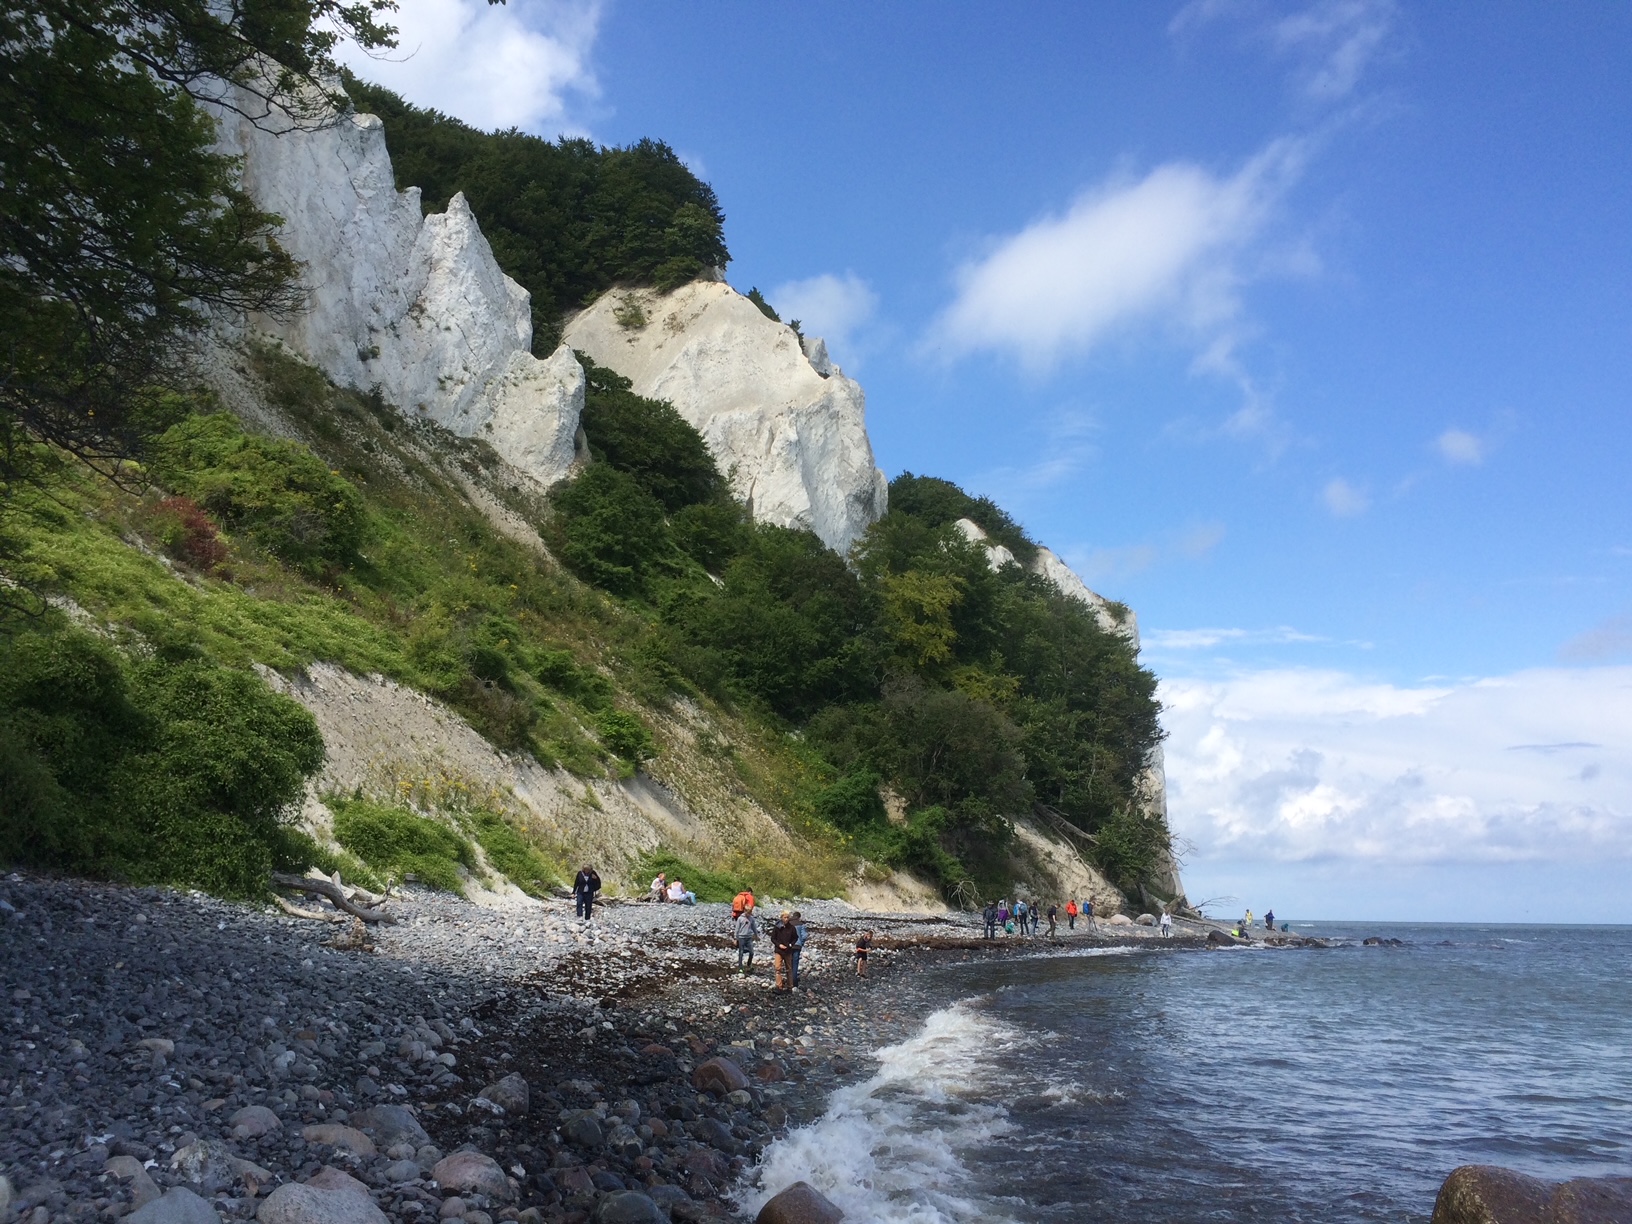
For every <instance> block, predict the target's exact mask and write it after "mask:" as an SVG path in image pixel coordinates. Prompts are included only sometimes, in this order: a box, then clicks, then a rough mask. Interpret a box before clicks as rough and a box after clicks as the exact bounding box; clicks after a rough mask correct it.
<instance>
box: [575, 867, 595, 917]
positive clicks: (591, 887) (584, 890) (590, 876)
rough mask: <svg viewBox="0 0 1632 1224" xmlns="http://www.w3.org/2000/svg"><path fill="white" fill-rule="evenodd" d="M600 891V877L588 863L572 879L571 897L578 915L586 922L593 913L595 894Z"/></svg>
mask: <svg viewBox="0 0 1632 1224" xmlns="http://www.w3.org/2000/svg"><path fill="white" fill-rule="evenodd" d="M600 891H601V877H600V876H599V875H597V874H596V873H595V868H593V867H591V866H590V865H589V864H588V863H585V864H584V869H583V870H582V871H580V872H579V873H578V874H577V875H576V876H574V877H573V880H572V899H573V905H574V910H575V912H576V913H577V915H578V917H580V918H582V919H583V920H584V921H585V922H588V921H589V920H590V918H592V917H593V916H594V913H595V894H596V893H598V892H600Z"/></svg>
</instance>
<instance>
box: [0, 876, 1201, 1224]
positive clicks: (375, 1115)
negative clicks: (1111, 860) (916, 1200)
mask: <svg viewBox="0 0 1632 1224" xmlns="http://www.w3.org/2000/svg"><path fill="white" fill-rule="evenodd" d="M799 907H800V909H801V910H802V912H803V913H804V916H805V919H806V921H807V922H808V923H809V925H810V927H811V945H810V947H809V948H808V949H807V951H806V953H805V957H804V965H803V976H804V982H803V986H802V988H801V989H800V990H798V991H794V992H790V993H786V994H783V993H778V992H776V991H774V990H772V989H771V966H770V945H769V942H768V940H766V939H764V938H761V940H760V942H759V944H758V952H757V955H756V964H755V967H754V971H753V973H752V974H750V975H747V976H739V975H738V974H737V973H736V970H735V963H736V957H735V948H734V943H733V941H732V939H731V938H730V937H729V935H728V934H727V930H728V925H729V909H728V907H726V906H723V905H706V904H704V905H697V906H681V905H669V904H664V905H655V904H650V903H645V902H624V903H616V902H613V903H608V904H606V905H603V906H600V907H598V909H597V911H596V917H595V919H594V920H593V921H592V922H589V923H581V922H579V921H578V920H577V919H576V918H575V917H574V916H573V914H572V909H571V903H570V902H567V901H559V902H544V903H536V902H517V903H516V904H514V905H512V906H509V907H506V908H489V907H483V906H477V905H475V904H472V903H471V902H468V901H465V900H463V899H461V898H458V897H454V896H449V895H447V894H439V893H431V892H423V891H410V892H409V893H408V894H407V895H406V896H404V897H401V898H393V899H392V900H391V901H390V902H389V903H388V906H387V908H388V909H389V910H390V911H392V912H393V913H394V914H395V915H396V917H397V918H398V921H397V922H396V923H395V924H394V925H383V924H382V925H380V926H378V927H376V928H374V929H373V930H372V931H371V933H370V934H371V937H372V940H373V947H372V948H371V949H359V948H347V947H343V946H340V947H331V946H328V945H329V943H330V942H335V943H339V944H342V945H343V944H344V943H345V942H346V941H345V935H346V934H347V930H346V928H345V927H343V926H340V925H330V924H327V923H319V922H313V921H309V920H303V919H298V918H292V917H288V916H285V915H283V914H281V913H279V912H278V911H276V910H273V909H271V908H269V907H260V906H250V905H239V904H232V903H228V902H224V901H220V900H217V899H214V898H211V897H207V896H204V895H202V894H197V893H182V892H176V891H173V890H167V889H153V888H124V887H117V886H112V885H105V884H97V883H89V882H85V881H80V880H68V879H52V878H46V877H40V876H31V875H30V876H24V875H11V876H9V877H7V878H5V879H4V880H0V952H3V955H0V1015H3V1016H4V1019H5V1050H4V1061H3V1062H0V1099H3V1102H4V1108H3V1110H0V1174H3V1176H4V1178H5V1181H4V1182H3V1183H0V1221H5V1220H16V1221H20V1222H26V1224H67V1222H68V1221H89V1220H93V1219H110V1220H111V1219H114V1218H118V1217H123V1216H127V1215H128V1216H129V1217H130V1219H131V1221H132V1224H195V1222H196V1224H211V1221H214V1220H221V1221H230V1220H232V1219H235V1218H236V1219H248V1218H252V1217H254V1218H258V1219H260V1220H262V1221H266V1222H267V1224H322V1222H325V1221H336V1222H344V1224H352V1222H354V1221H355V1222H356V1224H378V1222H379V1221H380V1220H381V1219H382V1218H390V1219H393V1220H403V1221H411V1222H414V1224H429V1222H431V1221H438V1220H450V1221H452V1220H457V1219H463V1220H464V1221H466V1224H492V1221H494V1220H496V1219H497V1220H521V1221H524V1222H525V1224H533V1222H534V1221H543V1220H549V1221H573V1222H574V1224H576V1222H579V1221H587V1220H590V1219H591V1218H594V1219H595V1220H598V1221H611V1222H613V1224H616V1222H617V1221H630V1222H636V1221H642V1220H649V1221H657V1220H665V1219H668V1220H695V1219H703V1218H708V1217H714V1216H729V1215H731V1214H732V1213H733V1211H734V1208H733V1205H732V1202H731V1199H730V1192H731V1190H732V1188H733V1186H734V1185H736V1184H737V1183H738V1182H739V1180H740V1179H741V1177H742V1176H743V1174H744V1173H745V1172H746V1171H747V1170H748V1169H750V1168H751V1167H752V1166H753V1164H754V1162H755V1160H756V1158H757V1157H758V1155H759V1153H760V1152H761V1151H762V1150H763V1149H764V1147H765V1146H766V1145H767V1144H769V1143H770V1142H772V1141H773V1140H774V1139H775V1137H776V1136H777V1135H779V1134H781V1133H785V1131H786V1129H787V1128H789V1127H791V1126H796V1125H798V1124H799V1123H800V1122H801V1121H803V1120H809V1119H811V1118H813V1117H814V1116H816V1115H817V1114H819V1113H820V1111H821V1109H822V1108H823V1102H824V1101H825V1099H826V1097H827V1095H828V1093H830V1092H831V1091H832V1089H833V1088H834V1087H836V1086H837V1085H839V1084H841V1083H844V1082H846V1081H848V1080H851V1079H853V1078H855V1077H857V1076H860V1075H864V1074H866V1073H867V1070H868V1058H869V1054H870V1052H871V1051H872V1050H874V1049H877V1048H878V1047H880V1046H882V1045H884V1044H887V1043H889V1042H891V1041H896V1040H900V1039H901V1038H902V1037H904V1036H906V1035H908V1034H910V1033H911V1032H912V1031H914V1030H915V1029H916V1027H917V1026H918V1025H919V1024H920V1023H921V1021H922V1018H923V1017H924V1015H925V1014H927V1012H928V1011H930V1010H933V1008H934V1007H936V1006H939V1005H940V1004H942V1003H944V1002H945V1001H946V1000H944V999H937V998H934V997H932V991H931V990H928V989H926V988H925V986H924V984H923V982H922V980H921V979H922V978H923V977H924V975H921V974H917V973H915V972H914V971H915V969H916V968H917V967H918V966H920V965H927V964H932V963H948V962H951V961H955V960H959V959H968V958H972V957H982V956H994V955H1012V954H1015V953H1027V954H1038V953H1044V952H1046V951H1048V950H1049V941H1048V940H1046V938H1041V939H1035V940H1024V941H1022V940H1019V939H999V940H995V941H986V940H984V939H982V938H981V937H980V936H981V933H980V930H979V928H978V925H977V920H976V917H975V916H973V915H968V916H965V915H939V916H904V915H869V914H861V913H858V912H857V911H855V910H854V909H852V908H851V907H849V906H848V905H844V904H842V903H838V902H824V901H816V902H801V903H799ZM780 908H782V904H781V903H779V902H775V901H769V900H766V899H762V900H761V907H760V912H761V914H762V915H763V916H765V917H769V918H772V919H774V916H775V913H776V912H777V910H779V909H780ZM765 925H766V926H767V927H768V926H769V923H765ZM1206 929H1207V928H1206V927H1203V926H1200V925H1199V924H1184V925H1183V926H1182V927H1181V933H1180V934H1178V935H1176V936H1175V937H1174V938H1173V939H1171V940H1167V941H1162V942H1165V944H1166V945H1167V946H1169V947H1185V946H1188V947H1194V946H1197V945H1199V944H1200V943H1202V942H1203V938H1202V933H1203V932H1204V931H1205V930H1206ZM861 930H872V931H874V932H875V933H876V938H875V948H876V951H875V953H874V955H873V957H872V964H871V965H870V975H869V977H868V978H867V979H866V980H860V979H858V978H857V977H856V976H855V975H854V973H853V970H852V967H851V961H850V957H849V950H850V947H851V946H852V944H853V941H854V938H855V935H856V933H857V932H859V931H861ZM1064 930H1065V928H1064V924H1063V923H1062V924H1061V932H1062V934H1063V933H1064ZM337 936H338V938H337ZM1153 936H1154V932H1151V931H1150V930H1148V929H1145V928H1140V927H1136V926H1135V927H1129V926H1119V927H1106V926H1101V928H1100V929H1099V931H1098V932H1097V933H1090V932H1087V931H1085V930H1083V929H1082V927H1081V924H1079V930H1078V932H1077V933H1076V934H1075V935H1074V936H1072V937H1071V938H1070V939H1069V940H1067V939H1062V940H1061V941H1059V943H1058V944H1056V945H1053V948H1054V950H1059V949H1064V948H1068V947H1070V946H1071V945H1072V944H1078V945H1080V944H1082V943H1088V942H1095V941H1097V942H1105V943H1109V942H1126V941H1131V940H1139V941H1144V940H1150V939H1152V938H1153ZM722 1060H723V1061H722ZM303 1183H304V1184H303Z"/></svg>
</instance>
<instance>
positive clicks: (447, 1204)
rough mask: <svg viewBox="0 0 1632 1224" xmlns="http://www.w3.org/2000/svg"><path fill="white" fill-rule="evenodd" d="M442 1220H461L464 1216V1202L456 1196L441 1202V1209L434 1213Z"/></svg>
mask: <svg viewBox="0 0 1632 1224" xmlns="http://www.w3.org/2000/svg"><path fill="white" fill-rule="evenodd" d="M436 1214H437V1215H438V1216H439V1217H441V1218H442V1219H444V1220H458V1219H462V1218H463V1217H464V1214H465V1200H464V1199H462V1198H460V1197H459V1196H458V1195H457V1194H456V1195H454V1196H453V1197H452V1198H445V1199H443V1200H442V1209H441V1210H440V1211H438V1212H437V1213H436Z"/></svg>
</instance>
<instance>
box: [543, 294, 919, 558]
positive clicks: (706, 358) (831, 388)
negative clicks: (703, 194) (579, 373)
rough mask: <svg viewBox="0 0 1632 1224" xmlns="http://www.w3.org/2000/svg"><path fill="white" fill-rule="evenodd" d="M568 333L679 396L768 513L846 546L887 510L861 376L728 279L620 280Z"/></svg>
mask: <svg viewBox="0 0 1632 1224" xmlns="http://www.w3.org/2000/svg"><path fill="white" fill-rule="evenodd" d="M566 342H567V343H568V344H570V345H571V346H572V347H573V348H575V349H579V350H581V351H582V352H584V353H587V354H588V355H589V356H590V357H593V358H594V359H595V361H596V362H597V363H599V364H600V365H604V366H607V367H609V368H611V369H613V370H616V371H617V372H618V373H620V374H622V375H623V376H624V377H625V378H628V379H629V380H630V381H631V382H632V383H633V384H634V390H635V392H636V393H637V394H639V395H644V396H649V397H651V398H653V399H663V400H668V401H669V402H670V403H671V404H673V405H674V407H675V409H676V410H677V411H678V412H679V413H680V415H681V416H683V417H685V418H686V420H688V421H690V422H691V424H692V425H694V426H695V427H696V428H697V431H698V432H699V433H701V434H702V435H703V439H704V441H706V442H707V443H708V446H709V449H710V450H711V451H712V452H713V454H714V457H715V459H716V460H717V461H718V463H719V465H720V468H721V470H722V471H726V472H728V473H730V475H731V479H732V482H733V487H734V488H735V490H736V492H737V495H738V496H739V497H741V498H742V499H743V500H744V501H746V502H747V503H748V504H749V506H750V508H751V509H752V511H753V515H754V518H755V519H757V520H759V521H760V522H765V523H775V524H778V525H780V526H784V527H808V528H810V529H811V530H812V531H814V532H815V533H816V534H817V535H818V536H819V537H820V538H821V539H822V541H823V542H824V543H825V544H827V545H828V546H829V547H831V548H833V549H836V550H837V551H839V552H841V553H843V552H846V551H848V549H849V547H850V545H851V544H853V543H854V542H855V541H856V539H857V538H858V537H860V535H861V534H862V532H864V531H866V530H867V528H868V527H869V526H870V525H872V524H873V523H874V522H876V521H877V520H878V519H880V518H882V517H883V515H884V511H885V507H886V504H887V501H888V497H889V490H888V484H887V482H886V481H885V479H884V473H883V472H881V471H879V470H878V467H877V465H876V464H875V463H874V462H873V447H872V443H871V442H870V441H869V440H868V438H867V425H866V420H865V410H866V400H865V397H864V396H863V394H862V390H861V387H860V386H858V385H857V384H856V383H855V382H854V381H853V380H851V379H849V378H846V377H845V376H844V373H843V371H842V370H840V369H839V368H838V367H837V366H835V365H833V364H832V362H831V361H829V360H828V356H827V349H826V346H825V345H823V344H822V342H821V341H820V340H816V339H811V340H807V341H806V342H805V344H804V345H803V346H801V344H800V341H799V337H798V336H797V335H796V334H795V333H794V331H793V329H792V328H790V327H788V326H786V325H785V324H781V323H777V322H776V321H775V320H773V319H770V318H767V317H766V316H765V315H764V314H762V313H761V312H760V310H759V308H758V307H757V306H755V305H754V304H753V303H752V302H750V301H749V300H748V299H747V298H745V297H743V296H742V295H741V294H740V293H738V292H737V291H736V290H735V289H732V288H731V287H730V286H729V285H726V284H722V283H719V282H713V281H698V282H695V283H693V284H690V285H684V286H682V287H681V288H679V289H676V290H675V291H674V292H673V293H670V294H667V295H661V294H658V293H656V292H654V291H651V290H637V291H633V292H629V291H624V290H614V291H613V292H611V293H607V294H605V295H604V296H602V297H601V298H600V300H599V301H597V302H596V303H595V304H594V305H593V306H591V307H589V308H588V309H587V310H585V311H583V312H582V313H581V314H579V315H578V316H577V317H576V318H574V319H573V320H572V321H571V322H570V323H569V324H568V325H567V329H566Z"/></svg>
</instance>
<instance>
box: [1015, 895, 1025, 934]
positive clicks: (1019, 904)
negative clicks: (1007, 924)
mask: <svg viewBox="0 0 1632 1224" xmlns="http://www.w3.org/2000/svg"><path fill="white" fill-rule="evenodd" d="M1026 922H1027V919H1026V903H1025V902H1024V901H1020V900H1018V899H1017V900H1016V901H1015V903H1014V925H1015V926H1017V927H1019V928H1020V934H1022V935H1024V934H1025V933H1026Z"/></svg>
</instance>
